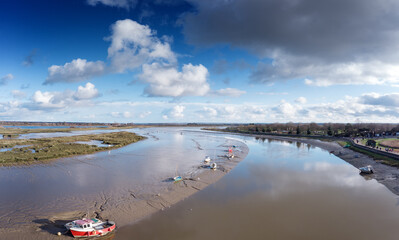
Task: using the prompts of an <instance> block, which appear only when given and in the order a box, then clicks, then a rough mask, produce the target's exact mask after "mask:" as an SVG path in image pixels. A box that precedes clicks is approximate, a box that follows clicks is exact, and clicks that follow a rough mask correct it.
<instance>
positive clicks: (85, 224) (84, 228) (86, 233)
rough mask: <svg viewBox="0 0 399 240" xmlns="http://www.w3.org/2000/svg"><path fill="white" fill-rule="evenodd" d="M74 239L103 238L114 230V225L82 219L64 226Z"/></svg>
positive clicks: (112, 223)
mask: <svg viewBox="0 0 399 240" xmlns="http://www.w3.org/2000/svg"><path fill="white" fill-rule="evenodd" d="M65 227H66V228H67V229H68V230H69V231H70V232H71V234H72V236H74V237H94V236H103V235H105V234H107V233H110V232H112V231H114V230H115V223H114V222H111V221H105V222H103V221H101V220H100V219H97V218H83V219H81V220H75V221H72V222H69V223H67V224H65Z"/></svg>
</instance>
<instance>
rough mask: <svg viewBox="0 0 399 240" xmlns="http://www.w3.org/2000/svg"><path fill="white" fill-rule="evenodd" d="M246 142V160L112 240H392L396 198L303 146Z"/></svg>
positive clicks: (397, 217)
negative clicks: (204, 186) (211, 182)
mask: <svg viewBox="0 0 399 240" xmlns="http://www.w3.org/2000/svg"><path fill="white" fill-rule="evenodd" d="M245 139H246V140H247V144H248V145H249V147H250V153H249V155H248V157H247V158H246V159H245V160H244V161H243V162H241V163H240V164H239V165H237V167H236V168H235V169H234V170H233V171H231V172H230V173H229V174H227V175H226V176H225V177H224V178H222V179H221V180H220V181H219V182H217V183H216V184H213V185H211V186H209V187H208V188H206V189H204V190H203V191H201V192H199V193H197V194H196V195H194V196H192V197H190V198H189V199H187V200H185V201H183V202H180V203H178V204H177V205H175V206H174V207H172V208H171V209H168V210H167V211H164V212H160V213H157V214H155V215H153V216H152V217H150V218H148V219H145V220H143V221H141V222H139V223H137V224H135V225H132V226H129V227H125V228H121V229H119V231H118V233H117V234H116V239H132V238H135V239H282V240H284V239H290V240H292V239H306V240H308V239H331V240H332V239H385V240H390V239H397V236H398V234H399V229H398V228H397V226H396V225H397V223H398V222H399V209H398V208H397V202H398V200H397V197H396V196H395V195H394V194H392V193H391V192H390V191H389V190H387V188H386V187H385V186H383V185H381V184H379V183H378V182H377V181H375V180H369V181H367V180H365V179H364V178H363V177H362V176H360V175H359V174H358V170H357V169H356V168H354V167H352V166H350V165H348V164H346V163H345V162H344V161H342V160H341V159H339V158H337V157H335V156H334V155H330V154H328V152H326V151H323V150H321V149H318V148H311V147H309V145H303V144H296V143H294V144H291V143H289V142H278V141H267V142H268V144H264V143H263V141H262V140H260V139H254V140H250V139H248V138H245Z"/></svg>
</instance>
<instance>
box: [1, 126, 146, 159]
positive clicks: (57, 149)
mask: <svg viewBox="0 0 399 240" xmlns="http://www.w3.org/2000/svg"><path fill="white" fill-rule="evenodd" d="M142 139H144V137H142V136H138V135H136V134H134V133H129V132H114V133H103V134H92V135H79V136H70V137H55V138H39V139H1V140H0V149H4V148H12V150H10V151H5V152H0V165H2V166H7V165H18V164H31V163H36V162H43V161H49V160H53V159H57V158H62V157H70V156H75V155H83V154H91V153H94V152H99V151H104V150H110V149H115V148H120V147H123V146H126V145H128V144H131V143H134V142H137V141H140V140H142ZM90 140H98V141H102V142H103V143H104V144H108V145H110V146H108V147H97V146H93V145H87V144H79V143H76V142H77V141H90Z"/></svg>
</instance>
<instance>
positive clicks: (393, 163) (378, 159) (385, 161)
mask: <svg viewBox="0 0 399 240" xmlns="http://www.w3.org/2000/svg"><path fill="white" fill-rule="evenodd" d="M349 149H351V150H353V151H355V152H358V153H362V154H364V155H367V156H369V157H371V158H372V159H374V160H375V161H376V162H380V163H383V164H386V165H389V166H393V167H399V161H398V160H395V159H392V158H390V157H387V156H384V155H381V154H378V153H374V152H370V151H367V150H364V149H361V148H358V147H355V146H351V147H350V148H349Z"/></svg>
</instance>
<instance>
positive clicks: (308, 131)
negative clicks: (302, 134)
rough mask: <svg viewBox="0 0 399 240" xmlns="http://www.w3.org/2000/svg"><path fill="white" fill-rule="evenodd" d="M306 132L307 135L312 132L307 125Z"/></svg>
mask: <svg viewBox="0 0 399 240" xmlns="http://www.w3.org/2000/svg"><path fill="white" fill-rule="evenodd" d="M306 133H307V134H308V135H310V134H312V132H311V131H310V128H309V127H308V130H307V131H306Z"/></svg>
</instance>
